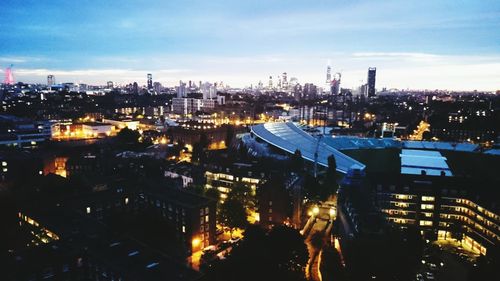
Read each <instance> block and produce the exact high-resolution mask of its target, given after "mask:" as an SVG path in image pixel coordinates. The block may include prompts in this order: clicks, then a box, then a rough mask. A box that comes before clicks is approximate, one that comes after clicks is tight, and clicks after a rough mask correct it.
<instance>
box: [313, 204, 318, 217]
mask: <svg viewBox="0 0 500 281" xmlns="http://www.w3.org/2000/svg"><path fill="white" fill-rule="evenodd" d="M313 214H314V215H315V216H316V215H318V214H319V207H318V206H314V208H313Z"/></svg>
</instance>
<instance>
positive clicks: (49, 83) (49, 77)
mask: <svg viewBox="0 0 500 281" xmlns="http://www.w3.org/2000/svg"><path fill="white" fill-rule="evenodd" d="M55 83H56V77H55V76H54V75H52V74H50V75H47V86H48V87H51V86H52V85H54V84H55Z"/></svg>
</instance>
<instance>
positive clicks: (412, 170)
mask: <svg viewBox="0 0 500 281" xmlns="http://www.w3.org/2000/svg"><path fill="white" fill-rule="evenodd" d="M399 156H400V158H401V174H410V175H420V174H422V171H425V173H426V174H427V175H430V176H440V175H441V172H444V173H445V176H452V175H453V174H452V173H451V170H450V167H448V163H447V162H446V160H447V159H446V157H444V156H443V155H441V153H440V152H439V151H432V150H416V149H402V150H401V154H400V155H399Z"/></svg>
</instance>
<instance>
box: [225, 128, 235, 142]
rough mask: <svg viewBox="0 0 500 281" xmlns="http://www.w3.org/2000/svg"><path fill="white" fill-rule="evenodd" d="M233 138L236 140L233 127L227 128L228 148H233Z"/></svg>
mask: <svg viewBox="0 0 500 281" xmlns="http://www.w3.org/2000/svg"><path fill="white" fill-rule="evenodd" d="M233 138H234V129H233V126H230V125H229V126H227V130H226V140H225V142H226V147H230V146H231V143H232V142H233Z"/></svg>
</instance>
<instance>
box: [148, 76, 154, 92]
mask: <svg viewBox="0 0 500 281" xmlns="http://www.w3.org/2000/svg"><path fill="white" fill-rule="evenodd" d="M147 77H148V90H150V91H151V90H153V74H151V73H148V76H147Z"/></svg>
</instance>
